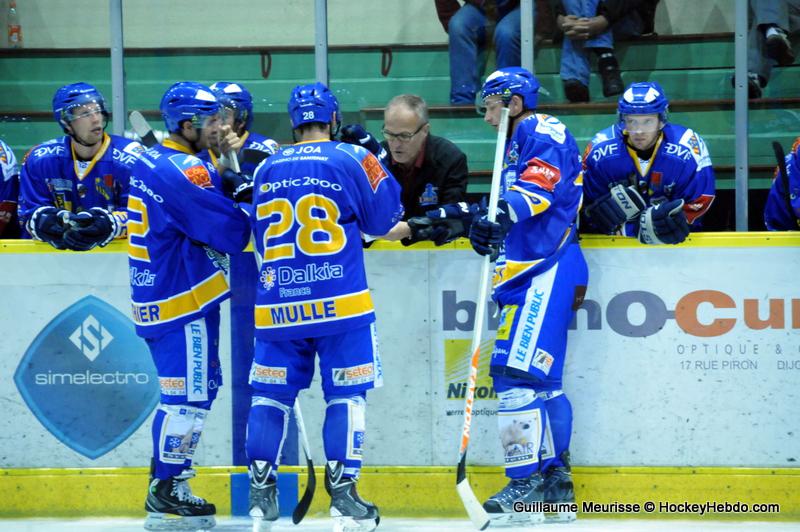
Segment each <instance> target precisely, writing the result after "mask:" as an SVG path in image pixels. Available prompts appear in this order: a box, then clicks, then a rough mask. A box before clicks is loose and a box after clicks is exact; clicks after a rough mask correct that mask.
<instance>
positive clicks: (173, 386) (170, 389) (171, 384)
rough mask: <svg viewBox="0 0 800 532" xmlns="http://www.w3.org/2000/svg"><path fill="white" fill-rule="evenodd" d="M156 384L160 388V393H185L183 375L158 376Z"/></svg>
mask: <svg viewBox="0 0 800 532" xmlns="http://www.w3.org/2000/svg"><path fill="white" fill-rule="evenodd" d="M158 385H159V387H160V388H161V395H184V394H185V393H186V379H185V378H184V377H159V378H158Z"/></svg>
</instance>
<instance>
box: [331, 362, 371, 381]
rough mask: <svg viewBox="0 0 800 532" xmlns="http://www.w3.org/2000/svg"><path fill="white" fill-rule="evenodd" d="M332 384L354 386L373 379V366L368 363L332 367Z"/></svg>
mask: <svg viewBox="0 0 800 532" xmlns="http://www.w3.org/2000/svg"><path fill="white" fill-rule="evenodd" d="M332 372H333V385H334V386H355V385H357V384H364V383H367V382H372V381H373V380H375V368H374V366H373V364H372V363H371V362H370V363H369V364H361V365H360V366H350V367H347V368H333V370H332Z"/></svg>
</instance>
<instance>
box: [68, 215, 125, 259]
mask: <svg viewBox="0 0 800 532" xmlns="http://www.w3.org/2000/svg"><path fill="white" fill-rule="evenodd" d="M67 223H68V224H69V226H70V227H69V228H67V230H66V231H64V244H65V245H66V246H67V248H68V249H71V250H73V251H89V250H90V249H92V248H94V247H95V246H100V247H101V248H102V247H105V246H106V245H108V243H109V242H111V241H112V240H114V237H115V236H117V233H118V231H119V223H118V222H117V219H116V218H115V217H114V215H113V214H111V213H110V212H108V211H107V210H105V209H101V208H100V207H93V208H91V209H89V210H88V211H84V212H79V213H78V214H73V215H72V216H71V217H70V219H69V221H68V222H67Z"/></svg>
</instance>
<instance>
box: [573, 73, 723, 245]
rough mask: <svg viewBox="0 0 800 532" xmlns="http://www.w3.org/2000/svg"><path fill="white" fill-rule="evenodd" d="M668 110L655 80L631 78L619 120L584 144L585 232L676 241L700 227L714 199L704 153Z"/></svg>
mask: <svg viewBox="0 0 800 532" xmlns="http://www.w3.org/2000/svg"><path fill="white" fill-rule="evenodd" d="M668 108H669V101H668V100H667V97H666V95H665V94H664V91H663V89H662V88H661V86H660V85H659V84H658V83H655V82H640V83H633V84H631V85H630V86H628V88H627V89H626V90H625V92H624V93H623V94H622V97H620V99H619V106H618V114H619V120H618V122H617V123H616V124H614V125H613V126H611V127H609V128H607V129H604V130H603V131H600V132H599V133H597V134H596V135H595V136H594V138H593V139H592V141H591V142H590V143H589V145H588V146H587V147H586V151H585V152H584V157H583V168H584V191H585V194H586V199H585V203H586V205H587V207H586V209H585V212H584V214H585V217H584V219H585V222H586V224H585V225H584V226H583V227H582V229H583V230H584V232H597V233H602V234H608V235H610V234H620V235H624V236H634V237H638V238H639V241H640V242H642V243H644V244H679V243H681V242H683V241H684V240H685V239H686V237H687V236H688V235H689V232H690V230H691V229H697V228H699V226H700V217H701V216H703V214H705V213H706V211H707V210H708V208H709V207H710V206H711V203H712V202H713V201H714V195H715V184H714V169H713V168H712V166H711V157H710V156H709V154H708V148H706V143H705V142H704V141H703V139H702V138H701V137H700V135H698V134H697V133H696V132H694V131H693V130H691V129H689V128H686V127H683V126H680V125H677V124H672V123H669V122H668V121H667V111H668Z"/></svg>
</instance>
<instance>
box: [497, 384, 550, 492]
mask: <svg viewBox="0 0 800 532" xmlns="http://www.w3.org/2000/svg"><path fill="white" fill-rule="evenodd" d="M497 397H498V399H500V402H499V404H498V405H497V425H498V428H499V429H500V442H501V443H502V445H503V450H504V452H505V468H506V476H507V477H509V478H525V477H529V476H530V475H532V474H533V473H535V472H536V471H538V470H539V450H540V449H541V446H542V437H543V433H544V421H545V412H544V400H542V399H541V398H540V397H538V396H537V395H536V392H535V391H534V390H531V389H529V388H510V389H508V390H506V391H503V392H498V394H497Z"/></svg>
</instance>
